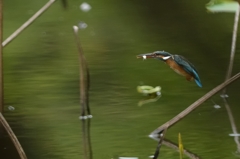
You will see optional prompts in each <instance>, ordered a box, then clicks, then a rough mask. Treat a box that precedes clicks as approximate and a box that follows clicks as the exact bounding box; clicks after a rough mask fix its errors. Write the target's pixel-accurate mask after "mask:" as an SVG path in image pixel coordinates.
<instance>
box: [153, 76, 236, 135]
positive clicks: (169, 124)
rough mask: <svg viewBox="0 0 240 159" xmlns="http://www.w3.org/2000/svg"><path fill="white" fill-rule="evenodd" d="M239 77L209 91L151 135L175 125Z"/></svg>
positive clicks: (234, 77) (232, 78)
mask: <svg viewBox="0 0 240 159" xmlns="http://www.w3.org/2000/svg"><path fill="white" fill-rule="evenodd" d="M239 77H240V72H239V73H237V74H236V75H235V76H233V77H231V78H230V79H228V80H227V81H225V82H223V83H222V84H220V85H218V86H217V87H215V88H214V89H212V90H211V91H209V92H208V93H207V94H205V95H204V96H202V97H201V98H200V99H198V100H197V101H195V102H194V103H193V104H191V105H190V106H189V107H188V108H186V109H185V110H184V111H182V112H181V113H179V114H178V115H176V116H175V117H174V118H172V119H171V120H169V121H168V122H166V123H165V124H163V125H162V126H160V127H158V128H157V129H156V130H154V131H153V132H152V133H151V134H158V133H159V132H161V131H162V130H164V128H165V127H166V126H168V127H171V126H172V125H174V124H175V123H177V122H178V121H179V120H181V119H182V118H184V117H185V116H186V115H188V114H189V113H190V112H192V111H193V110H194V109H196V108H197V107H198V106H200V105H201V104H202V103H203V102H205V101H206V100H208V99H209V98H210V97H212V96H213V95H214V94H216V93H217V92H219V91H220V90H222V89H223V88H225V87H226V86H227V85H229V84H231V83H232V82H233V81H235V80H237V79H238V78H239Z"/></svg>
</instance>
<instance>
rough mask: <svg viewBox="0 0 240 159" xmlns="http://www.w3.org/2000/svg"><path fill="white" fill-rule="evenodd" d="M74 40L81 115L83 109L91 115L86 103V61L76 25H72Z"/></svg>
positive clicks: (87, 76)
mask: <svg viewBox="0 0 240 159" xmlns="http://www.w3.org/2000/svg"><path fill="white" fill-rule="evenodd" d="M73 30H74V35H75V40H76V43H77V48H78V53H79V62H80V64H79V75H80V104H81V116H82V117H83V118H84V116H85V113H86V112H85V111H86V110H87V113H88V115H91V112H90V107H89V105H88V91H89V71H88V66H87V61H86V59H85V57H84V55H83V50H82V47H81V44H80V40H79V37H78V27H77V26H73Z"/></svg>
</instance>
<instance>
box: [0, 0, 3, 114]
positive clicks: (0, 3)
mask: <svg viewBox="0 0 240 159" xmlns="http://www.w3.org/2000/svg"><path fill="white" fill-rule="evenodd" d="M2 23H3V0H0V44H1V43H2V36H3V28H2V26H3V24H2ZM2 51H3V50H2V45H0V113H2V112H3V106H4V102H3V99H4V98H3V52H2Z"/></svg>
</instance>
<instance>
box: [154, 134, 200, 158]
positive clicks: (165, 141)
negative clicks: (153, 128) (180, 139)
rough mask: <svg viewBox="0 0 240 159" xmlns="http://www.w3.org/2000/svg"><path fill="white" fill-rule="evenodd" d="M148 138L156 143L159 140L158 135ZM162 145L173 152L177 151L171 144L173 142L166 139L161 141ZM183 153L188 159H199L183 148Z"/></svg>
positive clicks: (175, 146) (176, 146)
mask: <svg viewBox="0 0 240 159" xmlns="http://www.w3.org/2000/svg"><path fill="white" fill-rule="evenodd" d="M150 137H151V138H152V139H154V140H156V141H158V143H159V141H160V138H159V137H160V135H159V134H155V135H151V136H150ZM162 145H165V146H167V147H170V148H172V149H174V150H176V151H179V148H178V145H177V144H175V143H173V142H172V141H170V140H167V139H166V138H164V139H163V141H162ZM183 153H184V154H185V155H186V156H188V157H189V158H191V159H200V157H198V156H197V155H195V154H194V153H192V152H190V151H189V150H187V149H185V148H183ZM155 154H156V152H155ZM154 156H155V155H154Z"/></svg>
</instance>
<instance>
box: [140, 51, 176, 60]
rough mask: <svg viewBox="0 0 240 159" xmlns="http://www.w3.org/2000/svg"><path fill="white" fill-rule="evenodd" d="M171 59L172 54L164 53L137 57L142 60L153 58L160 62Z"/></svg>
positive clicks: (157, 52) (155, 52)
mask: <svg viewBox="0 0 240 159" xmlns="http://www.w3.org/2000/svg"><path fill="white" fill-rule="evenodd" d="M171 57H172V54H170V53H168V52H165V51H154V52H153V53H146V54H140V55H137V58H142V59H148V58H154V59H158V60H162V61H166V60H167V59H169V58H171Z"/></svg>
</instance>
